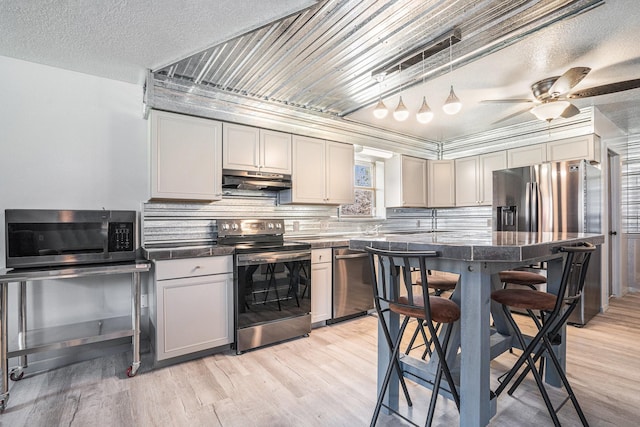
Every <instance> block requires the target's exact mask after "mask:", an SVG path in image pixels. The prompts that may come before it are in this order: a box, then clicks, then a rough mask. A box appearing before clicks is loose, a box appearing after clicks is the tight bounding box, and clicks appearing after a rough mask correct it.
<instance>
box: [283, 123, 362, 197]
mask: <svg viewBox="0 0 640 427" xmlns="http://www.w3.org/2000/svg"><path fill="white" fill-rule="evenodd" d="M353 174H354V154H353V145H351V144H342V143H338V142H331V141H325V140H322V139H318V138H310V137H305V136H299V135H294V136H293V164H292V174H291V179H292V188H291V190H284V191H281V192H280V202H281V203H309V204H328V205H341V204H346V203H353V201H354V191H353V180H354V177H353Z"/></svg>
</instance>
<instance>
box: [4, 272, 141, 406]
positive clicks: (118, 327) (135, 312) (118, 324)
mask: <svg viewBox="0 0 640 427" xmlns="http://www.w3.org/2000/svg"><path fill="white" fill-rule="evenodd" d="M150 268H151V263H150V262H148V261H136V262H131V263H125V264H102V265H91V266H74V267H66V268H50V269H38V270H15V269H14V270H11V269H10V270H7V269H1V270H0V365H1V370H2V390H0V411H4V409H5V408H6V405H7V401H8V400H9V378H11V379H12V380H14V381H17V380H20V379H21V378H22V377H23V375H24V369H25V368H26V367H27V354H31V353H38V352H42V351H48V350H57V349H61V348H66V347H73V346H76V345H83V344H90V343H96V342H101V341H108V340H113V339H117V338H122V337H127V336H130V337H132V339H131V341H132V347H133V361H132V363H131V366H129V368H128V369H127V376H129V377H132V376H134V375H135V374H136V373H137V372H138V368H139V367H140V281H141V279H140V273H143V272H146V271H149V269H150ZM107 274H108V275H111V274H131V316H130V317H129V316H123V317H116V318H110V319H103V320H94V321H89V322H82V323H79V324H74V325H65V326H58V327H51V328H43V329H38V330H34V331H28V330H27V282H31V281H34V280H51V279H69V278H76V277H91V276H100V275H107ZM9 283H19V292H18V306H19V311H18V343H17V349H16V350H12V351H9V346H8V340H7V317H8V316H7V297H8V288H9ZM11 357H19V358H20V365H19V366H17V367H15V368H13V369H11V372H9V358H11Z"/></svg>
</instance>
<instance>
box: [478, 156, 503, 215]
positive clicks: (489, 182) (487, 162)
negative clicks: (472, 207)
mask: <svg viewBox="0 0 640 427" xmlns="http://www.w3.org/2000/svg"><path fill="white" fill-rule="evenodd" d="M479 166H480V173H479V175H480V200H479V202H480V204H481V205H489V206H491V204H492V203H493V171H497V170H500V169H506V167H507V152H506V151H498V152H495V153H489V154H483V155H482V156H480V164H479Z"/></svg>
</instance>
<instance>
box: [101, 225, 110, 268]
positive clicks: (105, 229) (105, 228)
mask: <svg viewBox="0 0 640 427" xmlns="http://www.w3.org/2000/svg"><path fill="white" fill-rule="evenodd" d="M100 235H101V236H102V256H103V257H104V258H109V219H108V218H107V217H105V216H103V217H102V227H101V229H100Z"/></svg>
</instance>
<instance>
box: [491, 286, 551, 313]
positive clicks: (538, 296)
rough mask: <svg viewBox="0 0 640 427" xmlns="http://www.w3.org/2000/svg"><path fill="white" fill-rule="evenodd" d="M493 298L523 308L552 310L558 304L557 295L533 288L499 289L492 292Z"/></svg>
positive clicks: (504, 303)
mask: <svg viewBox="0 0 640 427" xmlns="http://www.w3.org/2000/svg"><path fill="white" fill-rule="evenodd" d="M491 299H493V300H494V301H496V302H498V303H500V304H503V305H508V306H509V307H516V308H521V309H523V310H546V311H551V310H553V307H554V306H555V304H556V299H557V298H556V296H555V295H552V294H548V293H546V292H538V291H533V290H531V289H499V290H497V291H493V292H492V293H491Z"/></svg>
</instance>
